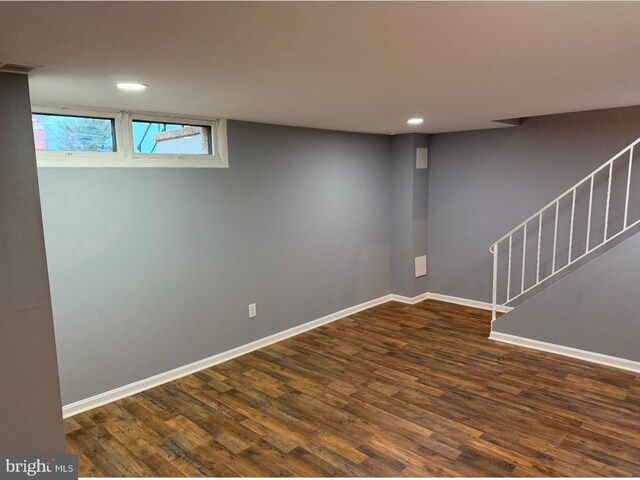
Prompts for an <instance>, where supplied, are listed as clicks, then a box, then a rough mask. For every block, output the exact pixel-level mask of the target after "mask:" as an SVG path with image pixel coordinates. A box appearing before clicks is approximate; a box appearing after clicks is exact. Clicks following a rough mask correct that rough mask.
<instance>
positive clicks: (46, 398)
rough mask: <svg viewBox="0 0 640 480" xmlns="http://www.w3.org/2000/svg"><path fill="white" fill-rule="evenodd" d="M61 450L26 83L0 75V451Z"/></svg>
mask: <svg viewBox="0 0 640 480" xmlns="http://www.w3.org/2000/svg"><path fill="white" fill-rule="evenodd" d="M64 451H65V445H64V435H63V429H62V410H61V405H60V387H59V384H58V368H57V364H56V346H55V339H54V332H53V321H52V316H51V300H50V296H49V280H48V277H47V263H46V257H45V249H44V238H43V232H42V217H41V213H40V199H39V196H38V179H37V174H36V159H35V150H34V146H33V133H32V131H31V107H30V102H29V85H28V80H27V77H26V76H22V75H12V74H6V73H0V452H2V453H62V452H64Z"/></svg>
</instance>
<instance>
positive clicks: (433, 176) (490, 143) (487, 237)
mask: <svg viewBox="0 0 640 480" xmlns="http://www.w3.org/2000/svg"><path fill="white" fill-rule="evenodd" d="M639 136H640V107H630V108H619V109H609V110H598V111H589V112H580V113H571V114H562V115H549V116H542V117H535V118H530V119H526V120H524V121H523V123H522V124H521V125H520V126H519V127H513V128H504V129H496V130H482V131H473V132H461V133H450V134H439V135H432V136H431V137H430V149H429V231H428V242H429V277H428V290H429V291H430V292H435V293H442V294H447V295H453V296H458V297H464V298H470V299H474V300H480V301H486V302H488V301H490V300H491V277H492V263H491V262H492V259H491V255H490V254H489V252H488V248H489V246H490V245H491V244H492V243H493V242H494V241H496V240H497V239H498V238H500V237H501V236H502V235H503V234H504V233H506V232H508V231H509V230H511V228H513V227H515V226H516V225H517V224H519V223H520V222H521V221H523V220H524V219H525V218H527V217H528V216H529V215H531V214H532V213H534V212H535V211H537V210H538V209H540V208H541V207H543V206H544V205H545V204H547V203H548V202H549V201H551V200H552V199H553V198H554V197H556V196H557V195H559V194H560V193H562V192H563V191H564V190H566V189H567V188H568V187H570V186H572V185H573V184H574V183H575V182H577V181H578V180H580V179H581V178H583V177H584V176H585V175H587V174H588V173H590V172H591V171H592V170H594V169H595V168H597V167H598V166H600V165H601V164H602V163H604V162H605V161H606V160H608V159H609V158H610V157H611V156H612V155H614V154H615V153H617V152H618V151H620V150H621V149H622V148H624V147H625V146H627V145H628V144H629V143H631V142H632V141H634V140H635V139H636V138H638V137H639ZM637 165H638V164H637V163H636V164H635V165H634V166H637ZM636 200H637V199H636ZM636 212H637V210H636ZM636 216H637V215H636ZM612 222H613V223H614V224H616V222H617V223H619V218H613V219H612ZM578 240H579V239H578ZM529 253H530V252H528V254H529ZM516 278H517V277H516Z"/></svg>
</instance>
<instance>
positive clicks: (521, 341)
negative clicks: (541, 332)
mask: <svg viewBox="0 0 640 480" xmlns="http://www.w3.org/2000/svg"><path fill="white" fill-rule="evenodd" d="M489 338H490V339H491V340H496V341H498V342H503V343H508V344H511V345H517V346H519V347H525V348H532V349H534V350H541V351H543V352H548V353H555V354H557V355H563V356H565V357H571V358H577V359H578V360H584V361H587V362H592V363H598V364H600V365H606V366H607V367H614V368H621V369H623V370H629V371H631V372H636V373H637V372H640V362H637V361H634V360H627V359H625V358H618V357H612V356H610V355H604V354H602V353H595V352H589V351H587V350H580V349H578V348H572V347H565V346H564V345H556V344H554V343H547V342H541V341H540V340H533V339H531V338H524V337H518V336H516V335H510V334H508V333H500V332H491V334H490V335H489Z"/></svg>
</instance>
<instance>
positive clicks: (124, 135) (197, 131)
mask: <svg viewBox="0 0 640 480" xmlns="http://www.w3.org/2000/svg"><path fill="white" fill-rule="evenodd" d="M32 110H33V112H34V113H33V114H32V117H33V136H34V140H35V146H36V158H37V161H38V167H77V168H82V167H120V168H139V167H156V168H226V167H228V160H227V133H226V121H225V120H222V119H218V120H199V119H193V118H191V119H189V118H176V117H173V116H167V115H155V114H153V115H151V114H149V115H148V114H136V113H129V112H108V111H107V112H104V111H100V112H96V111H89V110H84V109H73V110H71V109H66V108H53V107H38V106H34V107H33V108H32Z"/></svg>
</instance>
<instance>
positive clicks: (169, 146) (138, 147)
mask: <svg viewBox="0 0 640 480" xmlns="http://www.w3.org/2000/svg"><path fill="white" fill-rule="evenodd" d="M132 130H133V147H134V153H136V154H147V155H163V154H170V155H213V149H212V143H211V130H212V128H211V127H210V126H202V125H187V124H184V123H167V122H149V121H143V120H133V121H132Z"/></svg>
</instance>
